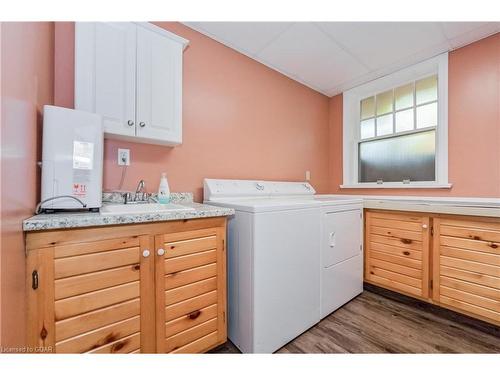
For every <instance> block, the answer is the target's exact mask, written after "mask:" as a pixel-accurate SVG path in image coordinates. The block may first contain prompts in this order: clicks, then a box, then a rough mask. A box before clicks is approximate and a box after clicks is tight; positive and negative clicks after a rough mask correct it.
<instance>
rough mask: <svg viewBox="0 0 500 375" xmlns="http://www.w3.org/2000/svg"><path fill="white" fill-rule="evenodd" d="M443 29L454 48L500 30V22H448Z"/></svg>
mask: <svg viewBox="0 0 500 375" xmlns="http://www.w3.org/2000/svg"><path fill="white" fill-rule="evenodd" d="M443 30H444V33H445V34H446V36H447V37H448V40H449V43H450V45H451V47H452V48H453V49H456V48H459V47H462V46H465V45H467V44H469V43H472V42H474V41H476V40H479V39H482V38H485V37H487V36H489V35H491V34H494V33H497V32H499V31H500V22H446V23H443Z"/></svg>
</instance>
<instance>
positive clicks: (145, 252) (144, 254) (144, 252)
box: [142, 249, 150, 258]
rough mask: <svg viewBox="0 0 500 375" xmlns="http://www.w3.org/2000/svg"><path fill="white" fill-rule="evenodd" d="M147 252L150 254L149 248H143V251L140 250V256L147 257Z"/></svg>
mask: <svg viewBox="0 0 500 375" xmlns="http://www.w3.org/2000/svg"><path fill="white" fill-rule="evenodd" d="M149 254H150V253H149V250H147V249H146V250H144V251H143V252H142V256H143V257H144V258H147V257H148V256H149Z"/></svg>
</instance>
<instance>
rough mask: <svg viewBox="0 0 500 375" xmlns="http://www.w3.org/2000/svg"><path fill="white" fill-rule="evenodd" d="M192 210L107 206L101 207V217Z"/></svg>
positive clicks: (177, 206)
mask: <svg viewBox="0 0 500 375" xmlns="http://www.w3.org/2000/svg"><path fill="white" fill-rule="evenodd" d="M193 210H194V208H191V207H186V206H182V205H180V204H174V203H169V204H159V203H143V204H107V205H104V206H102V208H101V214H102V215H126V214H149V213H151V214H156V213H158V214H161V213H167V212H185V211H193Z"/></svg>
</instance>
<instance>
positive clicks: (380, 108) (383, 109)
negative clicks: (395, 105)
mask: <svg viewBox="0 0 500 375" xmlns="http://www.w3.org/2000/svg"><path fill="white" fill-rule="evenodd" d="M389 112H392V90H390V91H386V92H383V93H381V94H378V95H377V116H380V115H385V114H386V113H389Z"/></svg>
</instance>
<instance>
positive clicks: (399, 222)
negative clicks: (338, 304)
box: [365, 211, 430, 299]
mask: <svg viewBox="0 0 500 375" xmlns="http://www.w3.org/2000/svg"><path fill="white" fill-rule="evenodd" d="M365 233H366V234H365V235H366V237H365V280H366V281H368V282H371V283H373V284H376V285H379V286H382V287H386V288H388V289H393V290H395V291H398V292H402V293H405V294H409V295H411V296H414V297H419V298H424V299H427V298H428V297H429V284H430V278H429V217H427V216H423V215H421V214H416V213H415V214H413V213H393V212H390V213H389V212H380V211H368V212H367V213H366V228H365Z"/></svg>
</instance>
